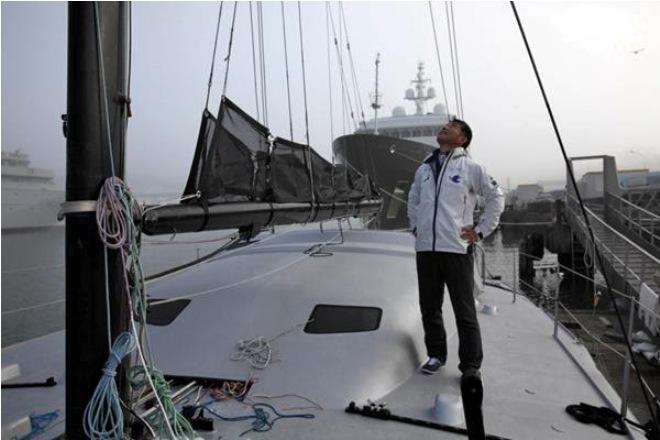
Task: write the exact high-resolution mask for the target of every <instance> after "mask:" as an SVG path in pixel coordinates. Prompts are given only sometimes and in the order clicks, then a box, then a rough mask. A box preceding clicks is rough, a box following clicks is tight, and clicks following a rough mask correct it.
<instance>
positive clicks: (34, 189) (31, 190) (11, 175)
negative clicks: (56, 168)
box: [2, 150, 65, 231]
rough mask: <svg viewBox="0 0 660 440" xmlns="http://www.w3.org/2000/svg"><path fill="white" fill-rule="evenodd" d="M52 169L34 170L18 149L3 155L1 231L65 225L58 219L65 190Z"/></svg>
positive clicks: (27, 157)
mask: <svg viewBox="0 0 660 440" xmlns="http://www.w3.org/2000/svg"><path fill="white" fill-rule="evenodd" d="M54 178H55V175H54V173H53V171H52V170H49V169H44V168H33V167H31V166H30V159H29V156H28V155H27V154H25V153H23V152H21V151H20V150H16V151H12V152H5V151H3V152H2V230H3V231H5V230H11V229H29V228H42V227H49V226H64V222H63V221H58V220H57V212H58V210H59V207H60V204H61V203H62V202H64V198H65V197H64V190H63V189H62V188H58V187H57V185H56V184H55V182H54Z"/></svg>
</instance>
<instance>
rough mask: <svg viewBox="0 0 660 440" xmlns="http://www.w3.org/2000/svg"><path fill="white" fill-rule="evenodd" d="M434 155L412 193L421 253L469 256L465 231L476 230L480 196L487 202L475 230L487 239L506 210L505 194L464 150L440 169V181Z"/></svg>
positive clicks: (410, 216) (410, 201)
mask: <svg viewBox="0 0 660 440" xmlns="http://www.w3.org/2000/svg"><path fill="white" fill-rule="evenodd" d="M434 166H435V164H434V160H433V156H429V157H428V158H426V160H425V161H424V163H423V164H422V165H421V166H420V167H419V168H418V169H417V172H416V173H415V180H414V182H413V184H412V186H411V187H410V192H409V193H408V220H409V221H410V227H411V228H412V229H413V231H415V232H416V240H415V250H416V251H417V252H423V251H436V252H453V253H457V254H465V253H467V247H468V241H467V240H464V239H462V238H461V237H460V234H461V228H463V227H472V226H473V223H474V219H473V217H472V213H473V211H474V207H475V204H476V201H477V197H476V196H477V195H480V196H482V197H483V198H484V199H485V202H486V206H485V208H484V211H483V214H482V215H481V219H480V220H479V224H478V225H476V226H475V231H476V232H477V233H481V234H482V235H483V236H484V237H485V236H487V235H489V234H490V233H491V232H493V231H494V230H495V228H496V227H497V224H498V222H499V220H500V214H501V213H502V210H503V209H504V195H503V193H502V190H501V189H500V187H499V185H498V184H497V182H495V181H494V180H493V179H492V178H491V177H490V176H488V174H486V170H485V168H484V167H482V166H481V165H479V164H477V163H476V162H474V161H473V160H472V159H471V158H470V157H468V155H467V153H466V152H465V149H464V148H454V149H453V150H452V151H451V152H450V153H449V155H448V156H447V158H446V159H445V161H444V163H443V164H442V168H441V169H440V173H439V174H438V179H437V182H436V179H435V176H434V173H433V167H434Z"/></svg>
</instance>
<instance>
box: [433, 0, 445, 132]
mask: <svg viewBox="0 0 660 440" xmlns="http://www.w3.org/2000/svg"><path fill="white" fill-rule="evenodd" d="M429 14H430V15H431V26H432V27H433V39H434V40H435V55H436V57H437V58H438V67H439V68H440V82H441V83H442V97H443V98H444V100H445V111H446V112H447V119H449V101H447V88H446V87H445V75H444V73H443V72H442V62H441V61H440V48H439V45H438V33H437V31H436V29H435V18H434V16H433V6H432V5H431V2H429Z"/></svg>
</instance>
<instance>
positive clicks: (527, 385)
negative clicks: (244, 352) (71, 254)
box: [2, 228, 642, 440]
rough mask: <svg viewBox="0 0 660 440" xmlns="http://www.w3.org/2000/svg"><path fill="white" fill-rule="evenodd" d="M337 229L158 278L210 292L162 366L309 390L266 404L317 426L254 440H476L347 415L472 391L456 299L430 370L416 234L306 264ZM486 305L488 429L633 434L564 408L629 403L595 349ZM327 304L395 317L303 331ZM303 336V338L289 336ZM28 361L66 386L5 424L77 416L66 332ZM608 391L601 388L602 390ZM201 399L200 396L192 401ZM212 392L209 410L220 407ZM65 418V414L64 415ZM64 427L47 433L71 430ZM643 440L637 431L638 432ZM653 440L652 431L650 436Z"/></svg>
mask: <svg viewBox="0 0 660 440" xmlns="http://www.w3.org/2000/svg"><path fill="white" fill-rule="evenodd" d="M337 237H338V235H337V231H326V232H325V233H321V232H320V231H319V230H318V228H317V229H311V228H310V229H305V230H301V231H295V232H290V233H283V234H276V235H275V236H273V237H272V238H271V239H269V240H266V239H263V240H262V242H261V243H257V244H255V245H253V246H250V247H246V248H243V249H240V250H237V251H235V252H233V253H232V254H231V255H226V256H223V257H220V258H217V259H216V260H214V261H211V262H208V263H205V264H202V265H199V266H196V267H194V268H191V269H189V270H186V271H184V272H182V273H180V274H176V275H173V276H171V277H168V278H166V279H164V280H162V281H159V282H156V283H154V284H153V285H152V286H150V288H149V292H150V295H151V296H152V297H153V298H173V297H176V296H180V295H186V294H190V293H194V292H205V291H211V292H209V293H206V294H203V295H198V296H195V297H193V298H191V303H190V304H189V305H188V306H187V307H186V308H185V309H184V310H183V311H182V312H181V314H180V315H179V316H178V317H177V318H176V319H175V320H174V321H173V322H172V323H171V324H170V325H167V326H150V335H151V345H152V347H153V351H154V355H155V356H154V357H155V362H156V365H157V366H158V367H159V368H161V369H162V370H164V371H165V372H166V373H169V374H179V375H190V376H204V377H222V378H233V379H237V380H243V379H245V378H247V377H251V376H252V377H254V378H256V379H257V382H256V383H255V385H254V386H253V387H252V389H251V391H250V394H249V396H248V397H249V398H250V396H256V395H268V396H276V395H283V394H289V395H291V394H296V395H300V396H304V397H306V398H308V399H311V400H313V401H315V402H317V403H318V404H320V405H321V406H322V407H323V408H324V409H323V410H318V409H309V408H307V409H294V410H288V409H286V408H291V407H301V406H309V403H308V402H305V401H304V400H301V399H299V398H296V397H287V398H282V399H265V398H257V397H251V401H252V402H264V403H268V404H271V405H273V406H274V407H276V408H278V409H279V410H280V411H281V412H282V413H285V414H287V413H288V414H290V413H301V412H302V413H311V414H314V416H315V418H313V419H280V420H278V421H276V422H275V424H274V426H273V428H272V429H271V430H269V431H268V432H263V433H257V432H249V433H247V434H245V435H244V436H243V437H240V438H251V439H258V438H269V439H289V440H290V439H314V438H319V439H321V438H322V439H352V438H374V439H375V438H378V439H401V438H416V439H439V438H446V439H450V438H465V437H464V436H461V435H457V434H451V433H448V432H442V431H436V430H432V429H428V428H423V427H417V426H411V425H405V424H401V423H397V422H392V421H380V420H375V419H367V418H364V417H361V416H358V415H352V414H347V413H345V412H344V408H345V407H346V405H347V404H348V403H349V402H350V401H351V400H354V401H356V403H358V404H359V405H362V404H364V403H365V402H366V399H372V400H374V401H379V402H382V401H385V402H387V407H388V408H389V409H390V411H391V412H392V413H394V414H398V415H402V416H409V417H414V418H419V419H425V420H429V421H435V419H434V415H433V411H432V407H433V403H434V398H435V395H436V394H438V393H445V394H446V393H450V394H455V395H460V390H459V381H460V373H459V371H458V369H457V363H458V362H457V359H456V352H457V337H456V331H455V325H454V323H453V321H454V320H453V316H451V307H450V304H449V301H446V303H445V315H446V319H445V322H446V325H447V333H448V336H449V360H448V363H447V366H445V367H444V368H442V369H441V371H440V372H439V373H438V374H436V375H434V376H425V375H422V374H420V373H419V372H418V370H417V368H418V366H419V365H420V364H421V362H423V360H424V358H425V352H424V347H423V335H422V329H421V319H420V316H419V310H418V306H417V299H416V296H417V285H416V274H415V267H414V266H415V263H414V251H413V248H412V239H411V237H410V236H409V235H406V234H399V233H392V232H373V231H347V232H346V233H345V241H344V243H343V244H341V245H340V244H337V245H331V246H326V247H324V250H326V251H329V252H331V255H326V256H316V257H310V256H307V257H305V255H307V254H305V253H304V251H305V250H308V249H309V248H310V247H311V246H312V245H314V244H315V243H319V242H325V241H336V240H337V239H338V238H337ZM479 301H480V302H481V303H482V304H491V305H496V306H497V310H498V313H497V314H496V315H485V314H482V313H479V321H480V325H481V329H482V337H483V341H484V364H483V368H482V375H483V381H484V418H485V426H486V431H487V432H488V433H490V434H495V435H499V436H503V437H508V438H510V439H585V438H590V439H592V438H593V439H597V438H603V439H606V438H610V437H611V438H615V437H616V438H619V436H615V435H613V434H608V433H607V432H605V431H604V430H603V429H601V428H599V427H596V426H594V425H584V424H581V423H579V422H577V421H575V420H573V419H572V418H571V417H570V416H569V415H568V414H566V412H565V410H564V408H565V407H566V406H567V405H569V404H574V403H579V402H586V403H590V404H593V405H597V406H607V405H608V403H607V402H606V400H605V398H607V399H608V400H609V401H610V402H612V404H614V405H618V404H619V398H618V396H617V395H616V393H615V392H614V390H613V389H612V387H611V386H610V385H609V384H608V383H607V381H606V380H605V378H604V377H603V376H602V375H601V373H600V372H599V371H598V370H597V369H596V366H595V364H594V362H593V361H592V359H591V356H590V355H589V353H588V352H587V350H586V349H585V348H584V347H583V346H582V345H580V344H578V343H576V342H575V341H574V340H573V339H572V338H571V337H570V335H568V334H567V333H565V332H564V331H562V330H560V331H559V337H560V339H561V340H562V341H563V342H564V344H565V345H566V346H567V347H568V349H569V350H570V352H571V353H572V354H573V356H574V357H575V358H576V359H577V360H578V361H579V362H580V364H581V365H582V367H583V368H584V369H585V371H586V373H583V372H582V370H581V369H580V368H579V367H578V365H576V363H574V362H573V361H572V360H571V358H570V357H569V355H568V354H567V352H566V351H565V350H564V349H563V348H562V347H561V345H559V344H558V342H557V341H556V340H555V339H554V338H553V336H552V330H553V322H552V320H551V319H550V318H549V317H548V316H547V315H546V314H545V313H544V312H543V311H541V310H539V309H538V308H536V307H535V306H534V305H533V304H532V303H531V302H529V301H528V300H527V299H525V298H524V297H520V296H519V297H518V299H517V301H516V302H515V303H513V302H512V294H511V293H510V292H507V291H505V290H502V289H498V288H495V287H488V286H487V287H485V292H484V294H483V295H481V296H480V297H479ZM318 304H338V305H354V306H362V307H379V308H381V309H382V320H381V322H380V326H379V327H378V329H376V330H373V331H364V332H354V333H335V334H309V333H305V332H303V331H302V330H301V327H302V325H300V324H303V323H305V322H307V320H308V319H309V316H310V313H311V311H312V310H313V308H314V307H315V306H316V305H318ZM288 330H291V331H288ZM283 332H286V334H284V335H282V336H280V337H278V338H277V339H276V340H274V341H273V347H274V349H275V352H274V362H272V363H271V364H270V365H269V366H268V367H266V368H265V369H263V370H253V369H251V368H250V366H249V365H248V364H247V363H245V362H236V361H232V360H231V359H230V356H231V355H232V354H233V353H234V352H235V344H236V341H238V340H239V339H246V338H252V337H256V336H265V337H267V338H273V337H275V336H276V335H279V334H281V333H283ZM12 363H20V364H21V370H22V373H23V375H22V376H21V378H20V379H19V380H20V381H21V382H23V381H32V380H35V381H37V380H44V379H45V378H46V377H48V376H55V377H56V378H57V379H61V380H62V382H59V383H58V385H57V386H56V387H54V388H47V389H43V388H42V389H20V390H13V389H5V390H3V391H2V397H3V399H2V424H3V426H4V425H6V424H7V423H10V422H12V421H14V420H17V419H18V418H20V417H22V416H25V415H28V414H30V413H33V412H36V413H43V412H47V411H52V410H54V409H60V410H62V411H63V409H64V383H63V380H64V333H63V332H58V333H54V334H52V335H48V336H46V337H43V338H40V339H37V340H32V341H28V342H26V343H22V344H17V345H14V346H11V347H7V348H5V349H3V351H2V364H3V366H6V365H9V364H12ZM589 379H590V380H591V381H593V382H594V383H595V384H596V385H598V387H599V389H600V391H599V390H597V389H596V388H595V387H594V385H592V383H591V382H590V380H589ZM190 398H191V399H194V398H195V394H193V395H191V397H190ZM208 400H209V398H208V395H206V396H203V397H202V398H201V399H200V402H207V401H208ZM212 406H213V408H214V409H215V410H216V411H218V412H219V413H221V414H222V415H224V416H237V415H244V414H250V413H252V409H251V407H250V406H249V405H245V404H243V403H239V402H236V401H226V402H218V403H215V404H213V405H212ZM58 421H61V418H60V419H59V420H58ZM215 428H216V431H214V432H212V433H202V432H200V435H203V436H204V437H205V438H209V439H211V438H213V439H217V438H218V436H222V438H223V439H233V438H239V434H241V433H242V432H244V431H246V430H247V429H249V428H250V421H240V422H224V421H219V420H215ZM63 429H64V424H63V423H60V424H59V425H56V426H54V427H53V429H51V430H49V431H48V432H47V433H46V434H44V435H43V436H42V437H37V438H52V437H54V436H55V435H56V434H58V433H61V432H63ZM634 435H637V434H634ZM638 437H639V438H642V436H641V435H639V436H638Z"/></svg>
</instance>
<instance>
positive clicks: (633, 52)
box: [630, 47, 646, 55]
mask: <svg viewBox="0 0 660 440" xmlns="http://www.w3.org/2000/svg"><path fill="white" fill-rule="evenodd" d="M644 49H646V48H645V47H642V48H641V49H635V50H631V51H630V53H631V54H633V55H637V54H638V53H640V52H642V51H643V50H644Z"/></svg>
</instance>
